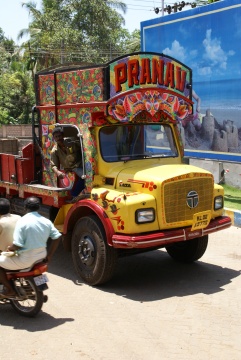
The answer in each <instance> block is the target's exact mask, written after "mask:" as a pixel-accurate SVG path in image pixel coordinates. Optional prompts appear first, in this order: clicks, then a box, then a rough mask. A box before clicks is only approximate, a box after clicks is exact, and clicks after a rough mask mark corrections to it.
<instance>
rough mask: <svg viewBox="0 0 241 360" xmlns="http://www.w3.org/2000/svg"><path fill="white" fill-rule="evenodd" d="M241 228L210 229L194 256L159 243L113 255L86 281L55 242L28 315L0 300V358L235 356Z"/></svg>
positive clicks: (240, 326)
mask: <svg viewBox="0 0 241 360" xmlns="http://www.w3.org/2000/svg"><path fill="white" fill-rule="evenodd" d="M240 270H241V229H240V228H236V227H234V226H232V227H231V228H230V229H227V230H224V231H222V232H218V233H216V234H213V235H211V236H210V240H209V245H208V249H207V251H206V253H205V254H204V256H203V257H202V259H200V261H198V262H196V263H194V264H191V265H190V264H189V265H184V264H180V263H176V262H174V261H173V260H172V259H171V258H170V257H169V255H168V254H167V253H166V252H165V251H164V250H158V251H154V252H150V253H146V254H142V255H136V256H134V257H128V258H125V259H121V260H120V261H119V266H118V269H117V272H116V275H115V277H114V278H113V280H112V281H111V282H109V283H108V284H106V285H104V286H102V287H99V288H94V287H90V286H88V285H84V284H82V283H81V282H79V281H78V279H77V278H76V275H75V272H74V269H73V266H72V260H71V255H70V254H69V253H65V252H64V251H63V249H62V246H61V247H60V248H59V249H58V251H57V254H56V256H55V258H54V259H53V262H52V263H51V264H50V266H49V273H48V277H49V279H50V282H49V289H48V290H47V292H46V293H47V294H48V296H49V301H48V302H47V303H46V304H44V306H43V309H42V312H41V313H39V315H38V316H37V317H36V318H34V319H28V318H24V317H21V316H19V315H18V314H16V313H15V312H14V310H13V309H12V307H11V306H9V305H4V306H0V331H1V336H0V346H1V358H2V359H8V360H11V359H13V360H15V359H16V360H17V359H18V360H19V358H23V359H25V360H28V359H36V360H45V359H58V360H62V359H69V360H70V359H71V360H75V359H80V360H90V359H92V360H127V359H128V360H149V359H151V360H160V359H164V360H166V359H168V360H171V359H177V360H184V359H185V360H189V359H192V360H193V359H195V360H196V359H198V360H199V359H202V360H209V359H210V360H215V359H219V360H227V359H228V360H239V359H241V341H240V340H241V321H240V320H241V300H240V299H241V275H240Z"/></svg>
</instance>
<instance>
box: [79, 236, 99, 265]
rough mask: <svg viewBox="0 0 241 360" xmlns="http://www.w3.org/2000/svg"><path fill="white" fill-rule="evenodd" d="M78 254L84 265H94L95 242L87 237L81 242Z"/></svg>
mask: <svg viewBox="0 0 241 360" xmlns="http://www.w3.org/2000/svg"><path fill="white" fill-rule="evenodd" d="M78 254H79V257H80V260H81V262H82V263H83V264H85V265H87V266H90V265H92V264H93V262H94V257H95V248H94V245H93V242H92V241H91V238H89V237H88V236H86V237H85V238H84V239H82V240H80V243H79V251H78Z"/></svg>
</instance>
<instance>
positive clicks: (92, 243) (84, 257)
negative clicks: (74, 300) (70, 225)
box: [72, 216, 117, 285]
mask: <svg viewBox="0 0 241 360" xmlns="http://www.w3.org/2000/svg"><path fill="white" fill-rule="evenodd" d="M72 257H73V262H74V267H75V270H76V272H77V274H78V275H79V276H80V277H81V279H82V280H83V281H84V282H85V283H87V284H89V285H100V284H103V283H105V282H107V281H108V280H110V279H111V278H112V276H113V274H114V270H115V265H116V263H117V251H116V249H114V248H112V247H111V246H109V245H108V244H107V242H106V238H105V232H104V228H103V225H102V223H101V222H100V220H99V219H98V218H97V216H89V217H83V218H81V219H79V220H78V222H77V223H76V225H75V227H74V231H73V235H72Z"/></svg>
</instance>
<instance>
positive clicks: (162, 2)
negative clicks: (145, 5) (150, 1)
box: [162, 0, 165, 16]
mask: <svg viewBox="0 0 241 360" xmlns="http://www.w3.org/2000/svg"><path fill="white" fill-rule="evenodd" d="M164 6H165V4H164V0H162V16H164Z"/></svg>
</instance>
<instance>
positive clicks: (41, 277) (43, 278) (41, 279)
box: [33, 274, 49, 286]
mask: <svg viewBox="0 0 241 360" xmlns="http://www.w3.org/2000/svg"><path fill="white" fill-rule="evenodd" d="M33 279H34V282H35V284H36V285H37V286H40V285H43V284H45V283H46V282H48V281H49V279H48V277H47V275H46V274H42V275H39V276H35V277H34V278H33Z"/></svg>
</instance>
